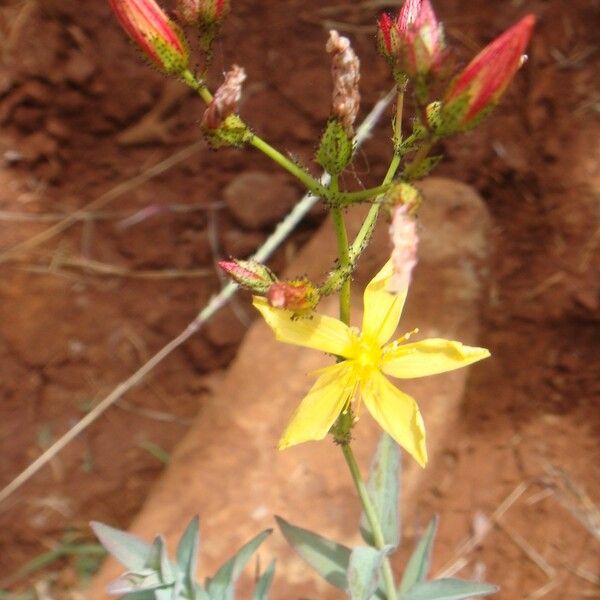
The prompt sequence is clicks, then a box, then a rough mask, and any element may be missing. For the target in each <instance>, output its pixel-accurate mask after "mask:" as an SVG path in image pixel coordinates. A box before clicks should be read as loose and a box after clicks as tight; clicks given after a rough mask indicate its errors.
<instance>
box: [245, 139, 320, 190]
mask: <svg viewBox="0 0 600 600" xmlns="http://www.w3.org/2000/svg"><path fill="white" fill-rule="evenodd" d="M250 143H251V144H252V145H253V146H254V147H255V148H256V149H257V150H260V151H261V152H262V153H263V154H264V155H266V156H268V157H269V158H270V159H271V160H272V161H273V162H275V163H277V164H278V165H279V166H280V167H282V168H283V169H285V170H286V171H287V172H288V173H291V174H292V175H293V176H294V177H296V178H297V179H299V180H300V181H301V182H302V183H303V184H304V186H305V187H306V189H307V190H309V191H310V192H311V193H312V194H314V195H315V196H319V197H321V198H323V197H327V196H328V193H327V189H326V188H325V187H323V186H322V185H321V184H320V183H319V182H318V181H317V180H316V179H315V178H314V177H313V176H312V175H310V174H309V173H307V172H306V171H305V170H304V169H302V168H301V167H299V166H298V165H297V164H296V163H294V162H293V161H291V160H290V159H289V158H287V157H285V156H284V155H283V154H281V152H279V150H277V149H276V148H273V146H271V145H270V144H269V143H267V142H265V140H263V139H262V138H260V137H258V136H257V135H256V134H253V135H252V138H251V139H250Z"/></svg>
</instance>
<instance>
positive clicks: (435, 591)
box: [401, 579, 498, 600]
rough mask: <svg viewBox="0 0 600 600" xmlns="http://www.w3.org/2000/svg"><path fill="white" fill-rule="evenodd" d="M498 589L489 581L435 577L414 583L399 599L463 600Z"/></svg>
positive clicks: (485, 594)
mask: <svg viewBox="0 0 600 600" xmlns="http://www.w3.org/2000/svg"><path fill="white" fill-rule="evenodd" d="M497 591H498V587H497V586H495V585H490V584H489V583H476V582H474V581H463V580H462V579H436V580H434V581H422V582H420V583H416V584H415V585H414V586H413V587H412V588H410V590H408V592H406V594H404V595H403V596H401V600H465V599H466V598H472V597H473V596H488V595H489V594H494V593H496V592H497Z"/></svg>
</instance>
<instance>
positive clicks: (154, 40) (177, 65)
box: [108, 0, 189, 73]
mask: <svg viewBox="0 0 600 600" xmlns="http://www.w3.org/2000/svg"><path fill="white" fill-rule="evenodd" d="M108 1H109V4H110V6H111V8H112V10H113V12H114V13H115V15H116V16H117V19H118V20H119V22H120V23H121V26H122V27H123V29H125V31H126V32H127V33H128V34H129V37H131V39H132V40H133V41H134V42H135V43H136V44H137V45H138V46H139V47H140V49H141V50H142V52H143V53H144V54H145V55H146V56H147V57H148V58H149V59H150V60H151V61H152V62H153V63H154V64H156V65H157V66H158V67H160V68H161V69H162V70H164V71H166V72H167V73H181V72H182V71H184V70H185V69H187V67H188V61H189V51H188V47H187V44H186V41H185V38H184V36H183V34H182V32H181V31H180V29H179V27H178V26H177V25H176V24H175V23H174V22H173V21H171V20H170V19H169V17H167V15H166V14H165V13H164V12H163V10H162V9H161V8H160V6H158V4H157V3H156V2H155V1H154V0H108Z"/></svg>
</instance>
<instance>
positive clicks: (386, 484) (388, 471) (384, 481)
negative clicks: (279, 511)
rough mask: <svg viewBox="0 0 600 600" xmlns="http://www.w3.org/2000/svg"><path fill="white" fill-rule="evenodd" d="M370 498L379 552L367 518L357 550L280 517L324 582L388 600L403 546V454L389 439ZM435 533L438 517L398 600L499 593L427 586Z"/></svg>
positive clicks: (477, 586)
mask: <svg viewBox="0 0 600 600" xmlns="http://www.w3.org/2000/svg"><path fill="white" fill-rule="evenodd" d="M368 493H369V497H370V499H371V503H372V505H373V507H374V510H375V513H376V516H377V519H378V521H379V523H380V524H381V529H382V533H383V537H384V544H385V545H384V546H383V547H381V548H377V547H375V546H376V544H375V540H374V539H373V538H374V536H373V532H372V530H371V527H370V525H369V524H368V521H367V519H366V516H365V515H364V514H363V515H362V517H361V524H360V530H361V534H362V536H363V539H364V540H365V541H366V542H367V543H368V544H370V547H363V546H359V547H357V548H353V549H350V548H348V547H346V546H343V545H342V544H338V543H336V542H333V541H331V540H328V539H326V538H324V537H322V536H320V535H318V534H316V533H312V532H311V531H308V530H306V529H302V528H300V527H296V526H294V525H291V524H290V523H288V522H287V521H285V520H284V519H282V518H281V517H276V518H277V523H278V524H279V527H280V529H281V532H282V533H283V535H284V537H285V538H286V540H287V541H288V542H289V544H290V545H291V546H292V547H293V548H294V550H296V552H297V553H298V554H299V555H300V556H301V557H302V558H303V559H304V560H305V561H306V562H307V563H308V564H309V565H310V566H311V567H312V568H313V569H314V570H315V571H316V572H317V573H318V574H319V575H321V577H323V578H324V579H325V580H326V581H328V582H329V583H330V584H331V585H334V586H335V587H337V588H339V589H341V590H344V591H345V592H346V593H347V595H348V597H349V598H351V600H372V599H375V598H376V599H378V600H385V599H386V598H388V596H387V595H386V593H385V592H384V588H383V586H382V585H381V581H380V580H381V575H382V572H383V563H384V560H386V556H387V555H389V554H391V553H393V552H394V551H395V550H396V549H397V547H398V545H399V540H400V505H399V495H400V452H399V448H398V446H397V444H396V442H394V440H392V438H390V437H389V436H388V435H387V434H385V433H384V434H383V436H382V438H381V440H380V441H379V444H378V446H377V450H376V452H375V456H374V457H373V462H372V465H371V471H370V475H369V482H368ZM436 531H437V517H434V518H433V519H432V520H431V522H430V523H429V525H428V526H427V528H426V530H425V533H424V534H423V537H422V538H421V539H420V540H419V542H418V544H417V546H416V548H415V550H414V552H413V554H412V556H411V557H410V559H409V561H408V564H407V566H406V569H405V571H404V576H403V578H402V581H401V583H400V586H399V588H398V592H397V596H398V600H461V599H463V598H470V597H472V596H487V595H489V594H493V593H494V592H496V591H497V590H498V588H497V587H496V586H493V585H490V584H487V583H476V582H471V581H462V580H460V579H437V580H432V581H427V575H428V574H429V568H430V563H431V552H432V548H433V541H434V538H435V534H436ZM386 589H389V588H386Z"/></svg>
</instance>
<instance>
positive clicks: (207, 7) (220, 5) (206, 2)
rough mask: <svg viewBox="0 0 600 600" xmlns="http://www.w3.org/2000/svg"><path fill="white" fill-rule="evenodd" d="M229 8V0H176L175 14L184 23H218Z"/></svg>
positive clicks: (208, 24) (227, 12) (204, 24)
mask: <svg viewBox="0 0 600 600" xmlns="http://www.w3.org/2000/svg"><path fill="white" fill-rule="evenodd" d="M229 10H230V5H229V0H177V14H178V15H179V18H180V19H181V21H182V22H183V23H185V24H186V25H198V26H200V27H207V26H211V25H215V24H219V23H220V22H221V21H222V20H223V19H224V18H225V17H226V16H227V15H228V14H229Z"/></svg>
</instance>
